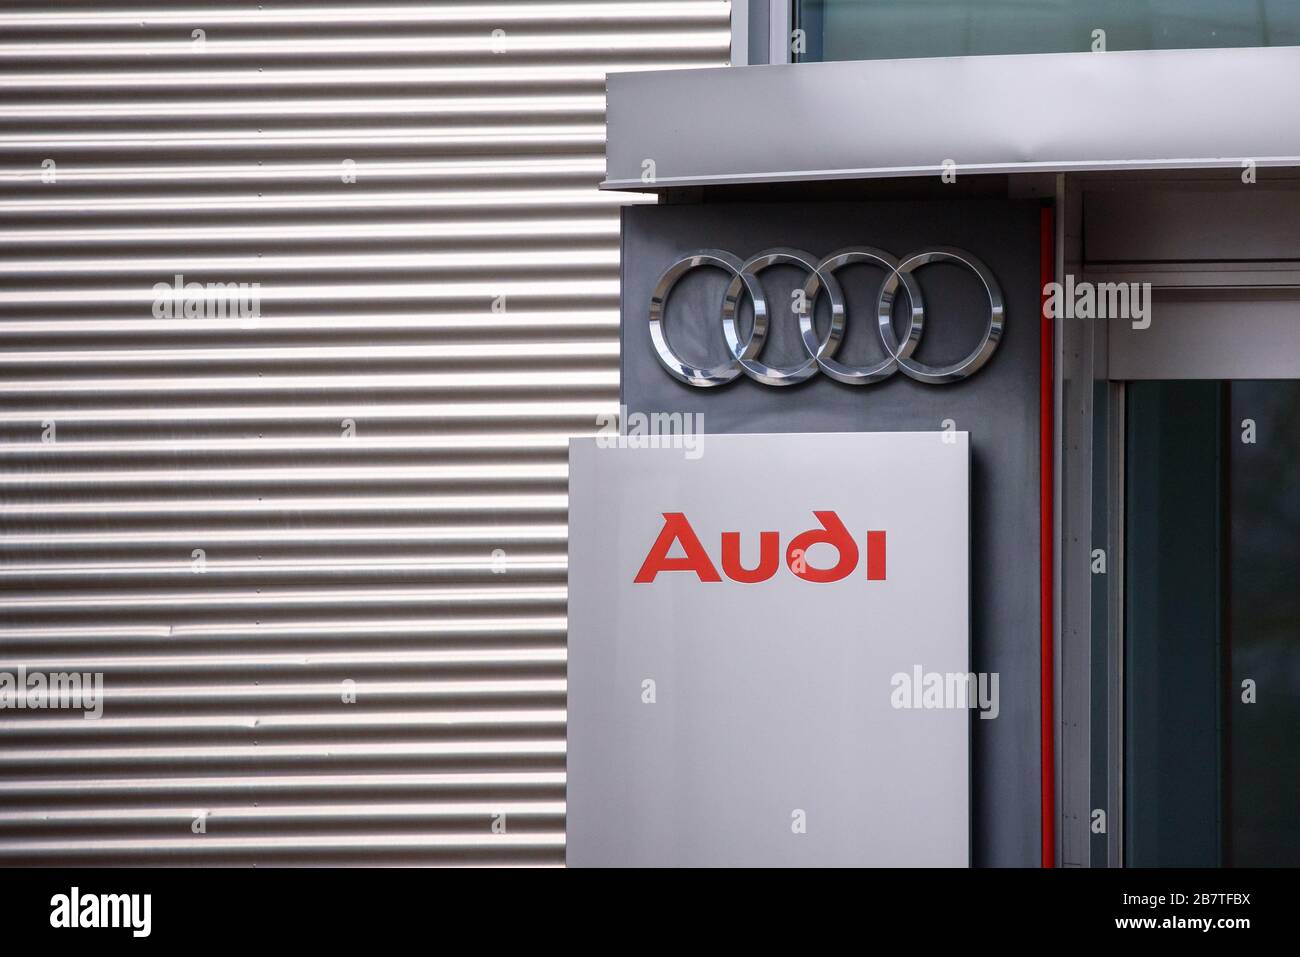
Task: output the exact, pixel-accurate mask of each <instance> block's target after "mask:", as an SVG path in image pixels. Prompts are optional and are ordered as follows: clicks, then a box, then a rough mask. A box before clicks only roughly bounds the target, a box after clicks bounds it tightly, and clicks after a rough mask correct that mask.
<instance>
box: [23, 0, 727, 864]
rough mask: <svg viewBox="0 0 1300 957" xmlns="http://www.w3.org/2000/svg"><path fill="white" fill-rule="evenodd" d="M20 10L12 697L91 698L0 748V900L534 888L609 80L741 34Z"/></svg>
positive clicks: (591, 348) (560, 713)
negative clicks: (114, 888)
mask: <svg viewBox="0 0 1300 957" xmlns="http://www.w3.org/2000/svg"><path fill="white" fill-rule="evenodd" d="M31 10H32V12H19V11H15V10H14V9H12V8H9V9H6V10H5V11H3V12H0V91H2V93H0V95H2V99H0V250H2V255H0V463H3V464H2V465H0V521H2V523H3V536H2V539H0V559H2V564H0V624H2V625H3V634H2V635H0V672H10V673H15V674H16V672H17V669H18V668H19V667H20V666H21V667H24V668H26V669H27V670H28V671H29V672H32V671H38V672H90V673H94V672H102V673H103V674H104V691H105V698H104V713H103V717H101V718H99V719H98V720H87V719H84V718H83V717H82V714H81V712H80V711H71V710H4V711H0V863H44V864H78V863H101V864H108V863H206V864H251V863H265V864H291V863H312V864H322V863H372V864H373V863H414V864H421V863H442V862H450V863H559V862H562V861H563V856H564V721H565V508H566V484H565V483H566V438H567V436H569V435H573V434H580V433H590V432H592V431H593V430H594V429H595V428H596V424H597V418H596V417H597V415H598V414H600V413H603V412H610V411H613V410H614V408H615V407H616V404H617V379H618V371H617V370H618V367H617V361H618V345H617V294H618V213H617V206H618V204H619V203H621V202H626V201H629V200H636V201H645V200H644V199H642V198H639V197H628V196H618V195H613V194H601V193H599V192H597V190H596V189H595V188H594V187H595V184H596V183H597V182H599V181H600V179H601V178H602V174H603V168H604V116H603V112H604V75H605V73H606V71H610V70H623V69H649V68H663V67H672V66H701V65H721V64H723V63H724V62H725V61H726V57H727V48H728V43H729V33H728V16H729V4H727V3H721V2H685V3H681V2H661V3H654V2H651V3H597V2H591V3H583V2H569V3H545V2H521V3H498V4H491V3H479V4H463V3H447V2H424V3H405V4H398V3H386V4H364V3H350V4H338V5H326V4H321V3H312V4H306V3H303V4H277V5H274V6H272V5H267V6H266V7H265V8H264V9H263V8H261V7H259V6H258V5H256V4H248V3H240V4H223V3H211V4H208V5H205V6H201V7H200V6H196V7H193V8H188V7H180V6H176V5H167V6H163V5H160V6H159V7H158V8H156V9H143V10H140V9H132V8H130V7H127V6H125V5H122V4H117V3H108V2H106V3H101V4H93V5H83V6H75V7H74V6H71V5H66V6H65V5H63V4H53V5H46V7H45V9H44V10H43V11H42V10H41V9H40V8H38V7H32V8H31ZM178 276H179V277H182V278H180V279H179V280H178V279H177V277H178ZM187 283H198V284H200V285H203V286H207V284H215V283H223V284H224V283H238V284H246V285H245V286H244V288H243V289H241V290H240V291H239V292H238V293H237V294H234V298H235V299H237V300H239V301H240V302H242V304H243V305H244V307H245V309H244V311H243V312H242V313H240V314H238V315H230V314H225V315H223V314H221V313H219V312H214V310H215V309H217V308H218V304H219V303H220V304H223V305H233V304H234V303H233V302H231V300H230V298H229V297H230V296H231V294H230V293H224V294H223V293H217V292H211V291H205V292H204V295H203V297H202V298H200V297H199V296H198V295H197V294H195V293H194V292H193V291H191V292H185V293H182V294H181V295H179V296H174V303H173V305H172V306H170V307H168V306H167V305H166V299H165V296H164V293H163V292H162V291H160V289H158V288H155V287H156V286H157V285H158V284H165V285H166V286H170V287H173V288H174V287H175V286H176V285H178V284H179V285H181V286H184V285H185V284H187ZM254 283H256V284H257V286H256V287H253V286H252V284H254ZM223 296H226V297H228V298H226V299H225V300H223V299H222V297H223ZM160 304H161V305H160ZM169 308H170V309H171V310H172V317H168V315H167V311H168V309H169ZM159 313H161V315H159ZM353 697H354V698H355V701H351V700H350V699H351V698H353ZM501 815H504V817H501Z"/></svg>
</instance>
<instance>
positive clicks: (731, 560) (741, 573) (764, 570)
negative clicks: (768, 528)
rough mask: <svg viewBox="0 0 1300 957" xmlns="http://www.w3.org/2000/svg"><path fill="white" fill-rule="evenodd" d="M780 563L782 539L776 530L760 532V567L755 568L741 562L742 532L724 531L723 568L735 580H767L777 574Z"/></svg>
mask: <svg viewBox="0 0 1300 957" xmlns="http://www.w3.org/2000/svg"><path fill="white" fill-rule="evenodd" d="M780 563H781V541H780V536H779V535H777V533H776V532H759V533H758V567H757V568H754V569H748V568H745V567H744V566H743V565H741V564H740V532H723V533H722V570H723V571H724V572H726V573H727V577H728V578H730V579H731V580H732V581H733V582H743V583H745V584H746V585H752V584H753V583H754V582H765V581H767V580H768V579H769V578H771V577H772V576H773V575H775V574H776V569H777V566H778V565H780Z"/></svg>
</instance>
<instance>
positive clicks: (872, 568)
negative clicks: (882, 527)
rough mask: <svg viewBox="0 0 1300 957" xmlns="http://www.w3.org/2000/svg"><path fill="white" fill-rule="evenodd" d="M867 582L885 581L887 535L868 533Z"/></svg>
mask: <svg viewBox="0 0 1300 957" xmlns="http://www.w3.org/2000/svg"><path fill="white" fill-rule="evenodd" d="M867 580H868V581H873V582H882V581H884V580H885V533H884V532H867Z"/></svg>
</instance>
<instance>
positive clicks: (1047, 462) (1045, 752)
mask: <svg viewBox="0 0 1300 957" xmlns="http://www.w3.org/2000/svg"><path fill="white" fill-rule="evenodd" d="M1055 240H1056V222H1055V218H1054V217H1053V215H1052V208H1051V207H1050V206H1046V205H1045V206H1043V208H1042V211H1041V213H1040V214H1039V268H1038V272H1039V292H1040V295H1041V304H1042V305H1041V309H1040V313H1039V314H1040V318H1041V323H1042V335H1041V336H1040V337H1039V356H1038V366H1039V368H1038V376H1039V393H1038V424H1039V436H1038V458H1039V466H1038V476H1039V487H1038V512H1039V515H1038V518H1039V532H1038V536H1039V544H1038V549H1039V559H1038V567H1039V609H1040V616H1041V617H1040V621H1039V641H1040V645H1039V701H1040V705H1039V707H1040V716H1039V717H1040V720H1039V725H1040V726H1039V736H1040V748H1041V769H1042V781H1041V790H1042V814H1043V820H1042V825H1043V826H1042V832H1043V867H1055V866H1056V744H1055V733H1054V732H1055V723H1056V722H1055V719H1054V717H1053V716H1054V714H1055V668H1054V667H1053V642H1052V637H1053V636H1052V631H1053V601H1052V596H1053V587H1054V582H1053V552H1052V544H1053V540H1054V538H1055V535H1056V526H1055V522H1054V521H1053V508H1052V504H1053V501H1054V499H1055V492H1056V485H1055V478H1054V468H1053V462H1054V455H1055V446H1056V420H1055V415H1054V408H1053V399H1054V397H1055V394H1056V378H1055V375H1054V374H1053V367H1052V359H1053V355H1054V353H1055V338H1056V336H1055V332H1056V325H1055V323H1054V321H1053V320H1052V318H1051V317H1050V316H1048V315H1047V294H1046V292H1045V289H1046V286H1047V284H1048V283H1050V282H1053V281H1054V280H1055V277H1056V241H1055Z"/></svg>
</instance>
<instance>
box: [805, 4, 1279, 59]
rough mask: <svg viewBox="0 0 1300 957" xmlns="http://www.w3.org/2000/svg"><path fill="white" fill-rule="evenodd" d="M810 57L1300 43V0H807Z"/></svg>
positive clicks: (808, 52) (922, 55) (943, 54)
mask: <svg viewBox="0 0 1300 957" xmlns="http://www.w3.org/2000/svg"><path fill="white" fill-rule="evenodd" d="M799 11H800V20H799V24H800V26H801V27H803V28H804V29H805V30H806V31H807V35H808V36H807V42H808V50H807V53H806V54H805V55H804V56H803V57H802V59H806V60H879V59H893V58H902V57H930V56H972V55H978V54H993V53H1067V52H1072V51H1087V50H1091V49H1093V45H1094V42H1095V41H1094V33H1093V31H1095V30H1104V31H1105V49H1107V50H1171V49H1194V48H1210V47H1259V46H1295V45H1298V44H1300V4H1298V3H1296V2H1294V0H1018V2H1016V0H803V2H802V3H801V4H800V5H799Z"/></svg>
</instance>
